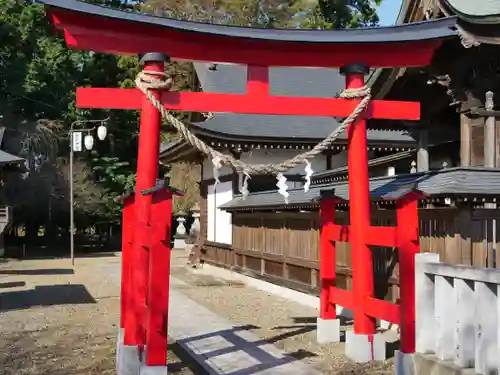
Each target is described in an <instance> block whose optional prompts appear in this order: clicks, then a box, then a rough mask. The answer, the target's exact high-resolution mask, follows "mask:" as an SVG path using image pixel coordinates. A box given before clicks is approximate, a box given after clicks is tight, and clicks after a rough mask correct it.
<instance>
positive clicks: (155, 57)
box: [139, 52, 170, 65]
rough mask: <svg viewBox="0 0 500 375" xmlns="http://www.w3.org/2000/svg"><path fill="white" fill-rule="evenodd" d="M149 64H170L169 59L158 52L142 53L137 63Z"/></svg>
mask: <svg viewBox="0 0 500 375" xmlns="http://www.w3.org/2000/svg"><path fill="white" fill-rule="evenodd" d="M150 62H165V63H168V62H170V57H169V56H167V55H165V54H164V53H160V52H149V53H143V54H140V55H139V63H140V64H141V65H144V64H147V63H150Z"/></svg>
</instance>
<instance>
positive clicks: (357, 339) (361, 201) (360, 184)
mask: <svg viewBox="0 0 500 375" xmlns="http://www.w3.org/2000/svg"><path fill="white" fill-rule="evenodd" d="M341 73H343V74H344V75H345V79H346V89H356V88H360V87H363V86H364V85H365V75H366V74H368V73H369V68H368V67H367V66H366V65H347V66H345V67H344V68H343V69H341ZM366 137H367V136H366V119H365V118H364V117H360V118H359V119H358V120H357V121H356V122H354V123H353V124H352V125H351V126H350V127H349V129H348V131H347V142H348V144H347V147H348V149H347V150H348V151H347V158H348V159H347V166H348V180H349V201H350V209H349V216H350V223H351V228H353V229H355V230H353V231H352V233H351V236H350V237H351V238H350V242H351V251H352V279H353V280H355V282H354V283H353V295H354V296H355V297H356V296H363V295H364V296H365V298H368V297H373V291H374V284H373V271H372V269H373V260H372V252H371V249H370V248H369V247H368V245H367V242H366V240H365V234H366V233H367V231H368V228H369V227H370V188H369V178H368V151H367V146H368V145H367V139H366ZM375 333H376V320H375V318H373V317H371V316H369V315H366V314H364V313H363V311H362V310H361V309H356V310H354V331H353V332H347V333H346V352H347V353H348V352H350V350H349V348H350V347H351V346H352V347H356V348H358V347H359V350H362V348H369V350H372V351H374V352H375V351H376V349H377V348H376V344H378V343H379V341H380V344H379V345H383V350H384V352H385V342H384V341H383V340H377V336H375ZM370 354H371V353H370Z"/></svg>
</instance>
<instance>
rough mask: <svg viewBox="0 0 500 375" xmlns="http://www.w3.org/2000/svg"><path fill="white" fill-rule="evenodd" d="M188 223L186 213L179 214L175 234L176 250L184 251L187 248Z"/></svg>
mask: <svg viewBox="0 0 500 375" xmlns="http://www.w3.org/2000/svg"><path fill="white" fill-rule="evenodd" d="M185 222H186V213H184V212H179V214H178V216H177V230H176V231H175V234H174V249H178V250H184V249H185V248H186V239H187V237H188V236H187V234H186V227H185V226H184V223H185Z"/></svg>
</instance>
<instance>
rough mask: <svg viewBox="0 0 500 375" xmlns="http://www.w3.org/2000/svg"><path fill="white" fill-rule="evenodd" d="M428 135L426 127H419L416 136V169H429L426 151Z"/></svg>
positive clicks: (422, 170) (419, 170) (420, 170)
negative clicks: (417, 135) (418, 132)
mask: <svg viewBox="0 0 500 375" xmlns="http://www.w3.org/2000/svg"><path fill="white" fill-rule="evenodd" d="M428 136H429V131H428V130H427V129H421V130H420V134H419V137H418V150H417V171H418V172H425V171H428V170H429V152H428Z"/></svg>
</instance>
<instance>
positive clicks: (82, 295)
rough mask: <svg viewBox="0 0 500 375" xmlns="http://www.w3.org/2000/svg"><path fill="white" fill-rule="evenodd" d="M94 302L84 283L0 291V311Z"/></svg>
mask: <svg viewBox="0 0 500 375" xmlns="http://www.w3.org/2000/svg"><path fill="white" fill-rule="evenodd" d="M90 303H96V300H95V299H94V298H93V297H92V295H91V294H90V293H89V292H88V290H87V288H86V287H85V286H84V285H76V284H75V285H73V284H69V285H47V286H36V287H35V288H34V289H30V290H21V291H14V292H4V293H0V311H8V310H20V309H28V308H30V307H38V306H54V305H69V304H74V305H80V304H90Z"/></svg>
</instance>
